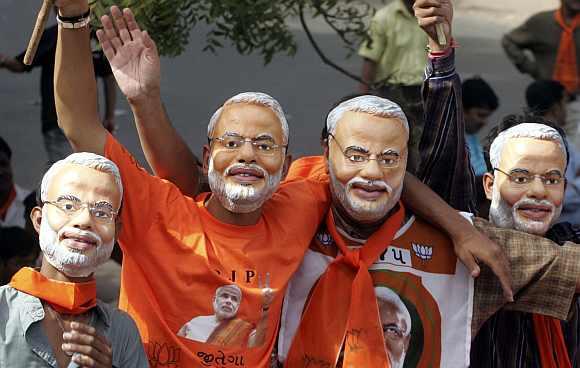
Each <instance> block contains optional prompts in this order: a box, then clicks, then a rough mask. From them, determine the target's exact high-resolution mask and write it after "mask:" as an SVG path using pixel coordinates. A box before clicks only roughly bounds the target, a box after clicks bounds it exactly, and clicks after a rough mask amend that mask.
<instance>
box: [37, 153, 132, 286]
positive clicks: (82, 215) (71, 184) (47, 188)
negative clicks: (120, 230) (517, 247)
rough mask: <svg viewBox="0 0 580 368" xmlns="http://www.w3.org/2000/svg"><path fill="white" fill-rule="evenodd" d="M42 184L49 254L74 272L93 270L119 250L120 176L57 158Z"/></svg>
mask: <svg viewBox="0 0 580 368" xmlns="http://www.w3.org/2000/svg"><path fill="white" fill-rule="evenodd" d="M69 157H70V156H69ZM98 157H100V156H98ZM102 159H104V158H102ZM105 160H106V159H105ZM107 161H108V160H107ZM109 162H110V161H109ZM57 165H59V166H57ZM113 165H114V164H113ZM115 168H116V166H115ZM42 185H43V186H42V188H43V189H42V198H43V204H44V205H43V207H42V210H41V211H42V217H41V221H40V228H39V243H40V248H41V250H42V252H43V255H44V259H45V260H46V261H48V262H49V263H50V264H51V265H52V266H53V267H54V268H56V269H57V270H59V271H60V272H62V273H64V274H65V275H67V276H69V277H87V276H90V275H91V274H93V273H94V272H95V270H96V268H97V267H98V266H100V265H101V264H103V263H105V262H106V261H107V260H108V259H109V258H110V256H111V252H112V251H113V246H114V243H115V233H116V223H115V219H116V216H117V210H118V208H119V205H120V198H121V196H120V194H121V193H120V179H119V182H116V180H115V177H114V176H113V175H112V174H110V173H108V172H103V171H99V170H96V169H93V168H91V167H86V166H81V165H78V164H66V162H65V163H64V164H59V163H57V164H55V165H54V166H53V168H51V169H50V170H49V171H48V172H47V174H46V175H45V177H44V178H43V184H42ZM35 210H36V211H40V209H35Z"/></svg>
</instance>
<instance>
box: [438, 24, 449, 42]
mask: <svg viewBox="0 0 580 368" xmlns="http://www.w3.org/2000/svg"><path fill="white" fill-rule="evenodd" d="M435 29H437V43H438V44H439V45H440V46H447V37H445V29H444V28H443V24H442V23H437V24H436V25H435Z"/></svg>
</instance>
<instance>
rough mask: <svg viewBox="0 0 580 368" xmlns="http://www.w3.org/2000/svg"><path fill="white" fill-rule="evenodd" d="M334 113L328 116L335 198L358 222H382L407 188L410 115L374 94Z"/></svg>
mask: <svg viewBox="0 0 580 368" xmlns="http://www.w3.org/2000/svg"><path fill="white" fill-rule="evenodd" d="M341 109H342V111H341ZM359 110H363V111H359ZM367 110H368V111H371V112H372V113H369V112H364V111H367ZM334 111H338V112H339V113H338V114H335V113H333V112H334ZM333 112H331V113H330V114H329V117H328V119H327V126H328V127H329V129H328V131H329V137H328V169H329V174H330V181H331V185H330V187H331V192H332V195H333V200H335V201H336V202H338V204H340V206H341V207H342V208H343V209H344V210H345V211H346V213H347V214H348V215H349V216H350V217H351V218H353V219H354V220H356V221H359V222H376V221H379V220H381V219H383V218H384V217H385V216H386V215H387V214H388V213H389V211H390V210H391V209H393V207H394V206H395V205H396V204H397V202H398V201H399V199H400V197H401V192H402V190H403V179H404V176H405V168H406V163H407V140H408V129H407V125H406V118H405V117H404V114H403V113H402V111H400V108H399V107H398V106H397V105H395V104H393V103H392V102H391V101H388V100H386V99H382V98H379V97H376V96H362V97H357V98H355V99H352V100H349V101H346V102H345V103H343V104H341V105H339V106H338V107H337V108H336V109H335V110H333ZM402 119H404V120H402Z"/></svg>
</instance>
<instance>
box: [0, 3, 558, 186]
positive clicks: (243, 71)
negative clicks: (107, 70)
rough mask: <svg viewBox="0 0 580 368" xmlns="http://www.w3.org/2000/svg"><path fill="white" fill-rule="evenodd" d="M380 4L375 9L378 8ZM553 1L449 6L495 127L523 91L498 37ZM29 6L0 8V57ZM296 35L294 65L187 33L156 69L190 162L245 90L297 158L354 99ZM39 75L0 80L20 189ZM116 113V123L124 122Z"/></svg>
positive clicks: (25, 26) (30, 147) (34, 152)
mask: <svg viewBox="0 0 580 368" xmlns="http://www.w3.org/2000/svg"><path fill="white" fill-rule="evenodd" d="M378 2H379V1H377V3H378ZM557 3H558V0H485V1H483V0H457V2H456V4H457V10H456V21H457V22H456V25H455V33H456V38H457V39H458V41H459V43H460V44H461V48H460V49H459V50H458V69H459V70H460V72H461V74H462V75H463V76H471V75H474V74H479V75H482V76H483V77H485V78H486V79H488V80H489V82H490V83H491V84H492V85H493V87H494V88H495V89H496V90H497V91H498V94H499V95H500V98H501V108H500V110H499V111H498V112H497V113H496V115H495V116H494V118H495V119H497V118H499V117H500V116H502V115H504V114H505V113H509V112H517V111H519V110H520V109H521V107H522V106H523V89H524V88H525V85H526V84H527V83H529V79H528V78H527V77H525V76H521V75H519V74H518V73H517V71H516V70H515V69H514V68H513V67H512V66H511V64H509V62H508V61H507V59H506V57H505V56H504V54H503V51H502V49H501V46H500V43H499V39H500V37H501V35H502V34H503V33H504V32H505V31H506V30H508V29H509V28H511V27H512V26H514V25H517V24H519V23H520V22H521V21H523V20H524V19H525V18H526V17H527V16H529V14H531V13H534V12H536V11H539V10H544V9H549V8H555V7H556V6H557ZM38 4H39V1H38V0H3V1H1V2H0V52H2V53H7V54H16V53H18V52H20V50H21V49H23V47H24V45H26V42H27V38H28V36H29V33H30V30H31V29H32V23H33V20H34V17H35V12H36V9H37V6H38ZM295 28H296V29H297V31H296V35H297V39H298V42H299V51H298V54H297V55H296V56H295V57H294V58H289V57H284V56H281V57H277V58H276V59H275V60H274V61H273V62H272V63H271V64H270V65H267V66H264V65H263V63H262V61H261V60H260V58H258V57H255V56H247V57H244V56H240V55H238V54H237V53H236V52H235V50H234V49H232V48H231V47H226V48H225V49H223V50H220V51H219V54H218V55H212V54H207V53H202V52H201V48H202V44H201V41H202V40H203V36H204V30H203V29H202V28H200V29H195V30H194V31H193V32H192V35H191V43H190V45H189V47H188V50H187V52H186V53H184V54H183V55H181V56H180V57H178V58H175V59H164V60H163V65H162V68H163V71H162V73H163V86H162V88H163V96H164V101H165V103H166V105H167V109H168V111H169V113H170V115H171V117H172V120H173V123H174V124H175V125H176V126H177V128H178V130H179V131H180V132H181V133H182V134H183V135H184V136H185V137H186V139H187V141H188V142H189V143H190V146H191V147H192V148H193V149H194V151H195V152H196V153H197V152H199V151H200V147H201V145H202V144H203V143H204V142H205V127H206V124H207V121H208V118H209V116H210V115H211V113H212V112H213V110H214V109H215V108H216V107H217V106H218V105H219V104H220V103H221V102H223V100H224V99H226V98H227V97H229V96H231V95H233V94H235V93H237V92H240V91H247V90H261V91H265V92H268V93H271V94H272V95H273V96H275V97H277V98H278V99H279V100H280V102H281V103H282V104H283V106H284V107H285V110H286V112H287V114H288V115H289V118H290V119H289V120H290V124H291V130H292V137H291V147H292V151H293V152H294V154H295V155H296V156H299V155H303V154H314V153H317V152H318V151H319V149H318V135H319V132H320V129H321V127H322V119H323V116H324V114H325V112H326V111H327V109H328V107H329V106H330V105H331V104H332V103H333V101H335V100H336V99H338V98H340V97H341V96H344V95H346V94H349V93H352V92H354V91H355V88H356V84H355V83H354V82H352V81H350V80H348V79H346V78H345V77H343V76H342V75H341V74H338V73H337V72H335V71H334V70H332V69H330V68H329V67H327V66H325V65H323V64H322V62H321V61H320V60H319V58H318V57H317V56H316V54H315V53H314V51H313V50H312V49H311V47H310V46H309V44H308V43H307V40H306V39H305V37H304V35H303V34H302V33H301V32H299V30H298V27H295ZM313 28H314V30H315V31H316V37H317V39H318V41H319V43H320V44H321V46H322V47H323V48H324V50H325V51H326V52H327V53H328V55H329V56H331V57H332V58H333V60H338V61H340V62H341V64H342V65H344V66H346V67H347V68H348V69H349V70H352V71H358V70H359V68H360V60H359V59H358V58H357V57H356V56H355V57H352V58H350V59H345V52H344V50H343V49H342V47H341V46H340V44H339V43H338V41H337V40H336V38H335V37H334V36H333V35H332V34H331V33H330V32H329V31H328V30H327V29H325V28H324V27H322V26H320V25H317V24H315V25H314V26H313ZM39 76H40V74H39V72H38V71H35V72H32V73H31V74H29V75H13V74H10V73H8V72H5V71H0V135H2V136H3V137H5V138H6V139H7V140H8V141H9V143H10V144H11V145H12V148H13V150H14V166H15V171H16V179H17V181H18V182H19V183H21V184H22V185H26V186H32V185H34V184H35V183H36V182H37V181H38V180H39V178H40V173H41V171H42V168H43V163H44V161H45V154H44V151H43V149H42V144H41V135H40V122H39V104H38V103H39V98H38V88H39V87H38V79H39ZM119 110H120V113H121V114H122V115H120V116H118V118H117V120H118V123H119V125H120V131H119V134H118V135H119V138H120V140H121V141H122V142H123V143H125V144H126V145H127V146H128V147H129V149H130V150H131V151H132V152H134V153H135V154H136V155H137V156H138V157H139V158H142V155H141V153H140V149H139V146H138V142H137V139H136V134H135V130H134V127H133V124H132V120H131V119H130V115H129V114H127V113H126V111H127V108H126V105H125V104H124V103H123V101H122V99H121V98H120V99H119ZM123 113H124V115H123Z"/></svg>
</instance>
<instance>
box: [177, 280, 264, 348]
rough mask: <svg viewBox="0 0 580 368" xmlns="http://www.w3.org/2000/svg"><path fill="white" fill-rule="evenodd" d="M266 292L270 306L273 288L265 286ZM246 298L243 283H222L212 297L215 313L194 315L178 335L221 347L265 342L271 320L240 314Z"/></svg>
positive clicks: (244, 345)
mask: <svg viewBox="0 0 580 368" xmlns="http://www.w3.org/2000/svg"><path fill="white" fill-rule="evenodd" d="M262 296H263V299H264V303H263V306H269V304H270V303H271V300H272V298H273V293H272V290H271V289H270V288H269V287H265V288H262ZM242 301H243V293H242V289H241V288H240V287H239V286H237V285H235V284H231V285H223V286H220V287H218V288H217V289H216V291H215V295H214V297H213V300H212V306H213V311H214V314H212V315H209V316H197V317H194V318H192V319H191V320H190V321H189V322H187V323H185V324H184V325H183V326H182V327H181V328H180V329H179V331H178V332H177V335H178V336H181V337H184V338H186V339H189V340H193V341H197V342H202V343H206V344H212V345H218V346H221V347H229V348H253V347H257V346H261V345H262V344H263V343H264V338H265V336H266V335H267V332H268V331H267V330H268V323H267V321H247V320H245V319H244V318H242V317H241V316H239V315H238V311H239V310H240V306H241V304H242ZM266 308H267V307H266ZM264 312H266V311H264ZM264 322H266V323H264Z"/></svg>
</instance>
